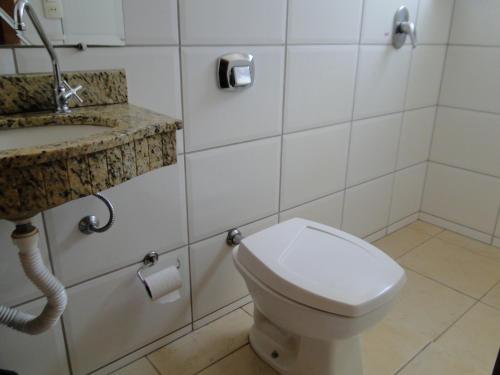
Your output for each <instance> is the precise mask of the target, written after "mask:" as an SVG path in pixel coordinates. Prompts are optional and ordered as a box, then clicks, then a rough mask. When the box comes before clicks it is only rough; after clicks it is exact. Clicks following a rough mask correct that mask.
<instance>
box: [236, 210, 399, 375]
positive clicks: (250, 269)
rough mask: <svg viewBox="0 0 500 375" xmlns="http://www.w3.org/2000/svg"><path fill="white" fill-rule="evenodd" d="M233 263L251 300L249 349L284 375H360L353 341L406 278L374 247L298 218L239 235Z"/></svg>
mask: <svg viewBox="0 0 500 375" xmlns="http://www.w3.org/2000/svg"><path fill="white" fill-rule="evenodd" d="M233 260H234V263H235V265H236V268H237V269H238V270H239V272H240V273H241V275H242V276H243V278H244V280H245V282H246V284H247V287H248V289H249V291H250V294H251V296H252V298H253V301H254V306H255V308H254V309H255V311H254V324H253V326H252V328H251V330H250V344H251V346H252V348H253V349H254V350H255V352H256V353H257V354H258V355H259V356H260V357H261V358H262V359H263V360H264V361H265V362H267V363H268V364H269V365H270V366H271V367H273V368H274V369H275V370H276V371H278V372H279V373H280V374H284V375H289V374H290V375H344V374H345V375H361V374H362V373H363V367H362V366H363V365H362V349H361V340H360V335H361V334H362V332H364V331H365V330H367V329H369V328H370V327H372V326H374V325H375V324H376V323H377V322H379V321H380V320H381V319H382V318H383V317H384V316H385V315H386V314H387V312H388V311H389V309H390V307H391V304H392V302H393V301H394V297H396V296H397V294H398V293H399V291H400V290H401V288H402V287H403V285H404V283H405V280H406V276H405V272H404V270H403V269H402V268H401V267H400V266H399V265H398V264H397V263H396V262H394V261H393V260H392V259H391V258H390V257H388V256H387V255H386V254H384V253H383V252H382V251H380V250H379V249H377V248H376V247H374V246H372V245H370V244H369V243H367V242H365V241H363V240H361V239H359V238H357V237H354V236H352V235H350V234H348V233H345V232H342V231H340V230H337V229H334V228H331V227H328V226H326V225H322V224H318V223H315V222H313V221H309V220H304V219H292V220H289V221H286V222H283V223H280V224H277V225H275V226H273V227H270V228H268V229H266V230H263V231H261V232H258V233H256V234H253V235H252V236H249V237H246V238H245V239H243V240H242V241H241V243H240V245H239V246H237V247H236V248H235V249H234V250H233Z"/></svg>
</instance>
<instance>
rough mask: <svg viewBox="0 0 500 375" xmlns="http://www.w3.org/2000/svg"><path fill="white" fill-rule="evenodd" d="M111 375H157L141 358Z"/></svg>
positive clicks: (145, 360) (144, 359) (146, 361)
mask: <svg viewBox="0 0 500 375" xmlns="http://www.w3.org/2000/svg"><path fill="white" fill-rule="evenodd" d="M113 375H158V373H157V372H156V370H155V369H154V367H153V366H152V365H151V363H149V361H148V360H147V359H146V358H141V359H138V360H137V361H135V362H132V363H131V364H130V365H128V366H125V367H123V368H121V369H119V370H118V371H115V372H113Z"/></svg>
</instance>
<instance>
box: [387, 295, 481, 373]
mask: <svg viewBox="0 0 500 375" xmlns="http://www.w3.org/2000/svg"><path fill="white" fill-rule="evenodd" d="M479 303H481V302H480V301H478V300H476V301H474V303H473V304H472V305H471V306H469V307H468V308H467V309H466V310H465V311H464V312H463V313H462V314H460V316H459V317H457V319H455V320H454V321H453V322H452V323H451V324H450V325H449V326H448V327H446V328H445V329H444V330H443V331H442V332H441V333H440V334H439V335H437V336H436V337H435V338H433V339H431V340H430V341H429V342H428V343H427V345H425V347H424V348H422V349H421V350H420V351H419V352H418V353H416V354H415V355H414V356H413V357H412V358H411V359H410V360H409V361H407V362H406V363H404V364H403V366H402V367H400V368H399V370H398V371H397V372H396V373H395V375H397V374H399V373H400V372H401V371H402V370H404V369H405V368H406V367H408V365H409V364H410V363H411V362H413V360H414V359H415V358H416V357H417V356H418V355H419V354H421V353H423V352H424V351H425V349H427V348H428V347H430V346H431V345H432V344H434V343H436V342H437V341H438V340H439V339H440V338H441V337H442V336H443V335H444V334H445V333H446V332H448V331H449V330H450V329H451V328H452V327H453V326H455V324H457V323H458V322H459V321H460V320H461V319H462V318H463V317H464V316H465V315H466V314H467V313H468V312H469V311H471V310H472V309H473V308H474V307H475V306H477V305H478V304H479Z"/></svg>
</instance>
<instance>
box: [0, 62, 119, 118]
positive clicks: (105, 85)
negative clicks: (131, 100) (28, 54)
mask: <svg viewBox="0 0 500 375" xmlns="http://www.w3.org/2000/svg"><path fill="white" fill-rule="evenodd" d="M63 77H64V79H66V80H67V81H68V83H69V84H70V85H71V86H73V87H74V86H78V85H82V86H83V90H82V91H80V94H81V95H82V96H83V97H84V98H85V101H84V103H83V104H78V103H76V102H75V101H74V100H71V101H70V107H77V106H80V107H84V106H94V105H103V104H117V103H127V101H128V97H127V79H126V76H125V71H124V70H108V71H90V72H67V73H63ZM53 90H54V77H53V75H52V74H48V73H39V74H38V73H37V74H14V75H0V115H5V114H12V113H20V112H32V111H43V110H52V109H53V108H54V98H53V96H52V92H53Z"/></svg>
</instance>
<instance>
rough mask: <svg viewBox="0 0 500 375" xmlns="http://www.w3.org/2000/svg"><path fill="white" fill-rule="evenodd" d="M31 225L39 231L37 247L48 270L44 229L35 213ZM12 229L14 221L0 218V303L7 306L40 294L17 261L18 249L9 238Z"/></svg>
mask: <svg viewBox="0 0 500 375" xmlns="http://www.w3.org/2000/svg"><path fill="white" fill-rule="evenodd" d="M33 225H35V226H36V227H37V228H38V230H39V231H40V241H39V242H38V247H39V249H40V252H41V254H42V258H43V261H44V263H45V265H46V267H47V268H48V269H49V270H50V269H51V266H50V260H49V253H48V251H47V242H46V238H45V229H44V226H43V221H42V217H41V216H40V215H37V216H36V217H35V218H34V219H33ZM14 229H15V225H14V223H12V222H10V221H7V220H0V249H1V251H0V275H2V276H1V282H0V305H7V306H12V305H17V304H19V303H23V302H25V301H27V300H29V299H33V298H35V297H39V296H40V295H41V293H40V291H39V290H38V289H36V287H35V286H34V285H33V284H32V283H31V281H29V280H28V278H27V277H26V275H25V274H24V271H23V268H22V266H21V262H20V261H19V255H18V252H19V251H18V250H17V248H16V247H15V246H14V244H13V242H12V240H11V238H10V235H11V233H12V231H13V230H14Z"/></svg>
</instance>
